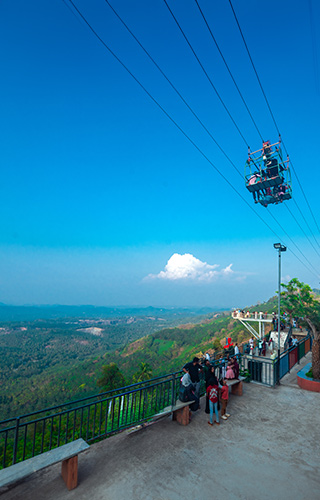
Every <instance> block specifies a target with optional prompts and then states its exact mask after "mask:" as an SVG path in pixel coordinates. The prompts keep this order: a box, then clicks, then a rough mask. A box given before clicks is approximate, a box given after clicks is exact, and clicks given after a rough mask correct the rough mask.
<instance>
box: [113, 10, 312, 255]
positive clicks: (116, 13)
mask: <svg viewBox="0 0 320 500" xmlns="http://www.w3.org/2000/svg"><path fill="white" fill-rule="evenodd" d="M105 2H106V3H107V4H108V6H109V7H110V8H111V10H112V11H113V13H114V14H115V15H116V17H117V18H118V19H119V21H120V22H121V23H122V25H123V26H124V27H125V28H126V30H127V31H128V32H129V33H130V35H131V36H132V37H133V38H134V40H135V41H136V42H137V43H138V45H139V46H140V48H141V49H142V50H143V51H144V53H145V54H146V55H147V56H148V58H149V59H150V60H151V61H152V63H153V64H154V65H155V66H156V68H157V69H158V70H159V71H160V73H161V74H162V76H163V77H164V78H165V79H166V81H167V82H168V83H169V85H170V86H171V87H172V88H173V90H174V91H175V92H176V94H177V95H178V96H179V97H180V99H181V100H182V101H183V103H184V104H185V105H186V106H187V108H188V109H189V110H190V111H191V113H192V114H193V116H194V117H195V118H196V119H197V120H198V122H199V123H200V124H201V126H202V127H203V128H204V130H205V131H206V132H207V133H208V134H209V136H210V137H211V139H212V140H213V141H214V143H215V144H216V145H217V146H218V148H219V149H220V150H221V151H222V153H223V154H224V156H225V157H226V158H227V159H228V161H229V162H230V163H231V165H232V166H233V167H234V169H235V170H236V171H237V172H238V174H239V175H240V176H241V178H242V174H241V172H240V171H239V169H238V168H237V167H236V166H235V164H234V163H233V162H232V160H231V159H230V158H229V156H228V155H227V154H226V152H225V151H224V150H223V149H222V148H221V146H220V145H219V144H218V142H217V141H216V140H215V138H214V137H213V136H212V134H211V133H210V132H209V130H208V129H207V128H206V126H205V125H204V124H203V122H202V121H201V120H200V118H199V117H198V116H197V114H196V113H195V112H194V111H193V109H192V108H191V107H190V106H189V104H188V103H187V102H186V100H185V99H184V98H183V96H182V95H181V94H180V92H179V91H178V89H177V88H176V87H175V86H174V85H173V83H172V82H171V81H170V79H169V78H168V77H167V75H166V74H165V73H164V72H163V70H162V69H161V68H160V66H159V65H158V64H157V62H156V61H155V60H154V59H153V57H152V56H151V55H150V53H149V52H148V51H147V50H146V48H145V47H144V46H143V45H142V43H141V42H140V41H139V40H138V38H137V37H136V36H135V35H134V33H133V32H132V31H131V29H130V28H129V27H128V25H127V24H126V23H125V21H124V20H123V19H122V18H121V16H120V15H119V14H118V12H117V11H116V10H115V9H114V7H113V6H112V5H111V4H110V2H109V0H105ZM195 2H196V3H197V5H198V7H199V10H200V12H201V14H202V16H203V13H202V11H201V8H200V6H199V4H198V1H197V0H195ZM204 19H205V18H204ZM205 22H206V20H205ZM206 24H207V22H206ZM208 29H209V31H210V33H211V35H212V37H213V39H214V36H213V34H212V32H211V30H210V28H209V26H208ZM214 40H215V39H214ZM215 43H216V42H215ZM217 48H218V50H219V52H220V54H221V57H222V58H223V60H224V61H225V59H224V57H223V54H222V53H221V51H220V49H219V47H218V45H217ZM225 64H226V62H225ZM226 65H227V64H226ZM227 67H228V66H227ZM229 73H230V70H229ZM230 74H231V73H230ZM231 77H232V79H233V81H234V84H235V85H236V87H237V84H236V82H235V80H234V78H233V76H232V74H231ZM237 88H238V87H237ZM238 90H239V89H238ZM239 92H240V90H239ZM240 94H241V93H240ZM245 104H246V103H245ZM246 107H247V106H246ZM247 109H248V108H247ZM248 112H249V114H250V116H251V113H250V111H249V109H248ZM290 213H291V212H290ZM292 215H293V214H292ZM293 217H294V216H293ZM295 220H296V219H295ZM296 222H297V223H298V224H299V222H298V221H296ZM280 227H281V226H280ZM299 227H300V228H301V229H302V231H303V232H304V230H303V228H302V227H301V226H300V225H299ZM304 234H305V233H304ZM305 235H306V234H305ZM306 237H307V238H308V236H307V235H306ZM289 238H290V237H289ZM308 239H309V238H308ZM309 241H310V240H309ZM310 243H311V242H310ZM311 244H312V243H311ZM312 246H313V245H312ZM297 248H298V247H297ZM298 250H299V248H298ZM299 251H300V250H299ZM300 252H301V251H300ZM301 253H302V252H301ZM318 255H319V256H320V254H318Z"/></svg>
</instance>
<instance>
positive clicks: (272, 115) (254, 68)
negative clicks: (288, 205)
mask: <svg viewBox="0 0 320 500" xmlns="http://www.w3.org/2000/svg"><path fill="white" fill-rule="evenodd" d="M229 4H230V7H231V9H232V12H233V15H234V18H235V20H236V23H237V25H238V28H239V31H240V34H241V38H242V40H243V43H244V45H245V48H246V50H247V53H248V56H249V59H250V61H251V64H252V67H253V70H254V72H255V75H256V77H257V80H258V83H259V85H260V89H261V92H262V94H263V96H264V99H265V101H266V104H267V106H268V109H269V111H270V115H271V117H272V120H273V123H274V125H275V127H276V129H277V132H278V134H279V135H280V130H279V127H278V125H277V122H276V119H275V117H274V114H273V113H272V110H271V107H270V104H269V101H268V99H267V96H266V94H265V91H264V90H263V87H262V83H261V81H260V78H259V75H258V72H257V70H256V67H255V65H254V62H253V60H252V57H251V54H250V51H249V48H248V45H247V42H246V40H245V38H244V35H243V33H242V29H241V26H240V23H239V21H238V18H237V15H236V13H235V10H234V8H233V5H232V1H231V0H229ZM282 144H283V147H284V149H285V152H286V154H287V155H288V151H287V148H286V146H285V143H284V141H283V140H282ZM291 166H292V170H293V172H294V174H295V176H296V178H297V181H298V184H299V187H300V189H301V191H302V194H303V196H304V199H305V201H306V203H307V205H308V208H309V210H310V213H311V215H312V218H313V220H314V222H315V225H316V227H317V229H318V231H319V233H320V228H319V226H318V223H317V221H316V218H315V216H314V214H313V211H312V209H311V206H310V204H309V202H308V199H307V197H306V194H305V192H304V190H303V188H302V185H301V182H300V180H299V177H298V174H297V172H296V170H295V168H294V166H293V164H292V162H291Z"/></svg>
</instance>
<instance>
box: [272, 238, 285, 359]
mask: <svg viewBox="0 0 320 500" xmlns="http://www.w3.org/2000/svg"><path fill="white" fill-rule="evenodd" d="M273 246H274V248H275V249H276V250H278V251H279V273H278V358H279V359H280V291H281V290H280V288H281V252H285V251H286V250H287V247H285V246H284V245H281V243H274V244H273Z"/></svg>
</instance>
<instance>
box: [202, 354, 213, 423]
mask: <svg viewBox="0 0 320 500" xmlns="http://www.w3.org/2000/svg"><path fill="white" fill-rule="evenodd" d="M203 373H204V379H205V383H206V390H207V388H208V385H209V380H210V378H212V374H213V375H214V366H212V365H211V364H210V363H209V361H208V360H206V362H205V365H204V367H203ZM205 413H208V414H209V413H210V409H209V398H208V395H207V394H206V408H205Z"/></svg>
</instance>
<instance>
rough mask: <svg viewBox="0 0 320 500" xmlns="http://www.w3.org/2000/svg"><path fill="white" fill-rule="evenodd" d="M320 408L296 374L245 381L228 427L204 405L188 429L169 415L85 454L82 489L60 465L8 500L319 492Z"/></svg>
mask: <svg viewBox="0 0 320 500" xmlns="http://www.w3.org/2000/svg"><path fill="white" fill-rule="evenodd" d="M305 361H307V359H305ZM300 366H302V364H301V365H300ZM290 376H292V375H291V374H290V375H289V376H288V378H289V377H290ZM202 406H204V405H202ZM319 408H320V394H317V393H311V392H307V391H303V390H301V389H299V388H298V386H297V387H294V383H293V381H292V380H291V382H289V385H286V380H285V379H284V380H283V383H282V384H281V385H280V386H278V387H276V388H273V389H271V388H268V387H264V386H261V385H258V384H253V383H251V384H244V394H243V396H242V397H237V396H231V399H230V403H229V407H228V410H229V412H230V413H231V417H230V418H229V419H228V420H227V421H222V423H221V425H220V426H214V427H210V426H209V425H208V424H207V421H208V416H207V415H206V414H205V412H204V411H203V409H201V410H200V411H198V412H196V413H195V414H194V416H193V419H192V422H191V424H190V425H188V426H186V427H183V426H180V425H179V424H177V423H176V422H172V421H171V420H170V419H169V418H167V419H164V420H162V421H160V422H158V423H156V424H154V425H152V426H150V427H148V428H146V429H144V430H142V431H140V432H136V433H135V434H132V435H131V436H128V435H127V434H126V433H122V434H120V435H117V436H114V437H112V438H110V439H106V440H105V441H102V442H100V443H97V444H94V445H92V446H91V447H90V449H89V450H88V451H87V452H84V453H83V454H82V455H80V456H79V486H78V488H76V489H75V490H72V491H68V490H67V489H66V487H65V484H64V482H63V480H62V478H61V476H60V466H58V465H57V466H52V467H50V468H48V469H46V470H44V471H41V472H39V473H36V474H34V475H32V476H30V477H29V478H28V479H27V480H25V481H23V482H22V483H20V484H18V485H16V486H14V487H12V488H11V489H10V490H7V491H5V492H4V493H3V494H2V496H0V498H1V500H34V499H39V500H56V499H59V500H75V499H77V500H128V499H129V500H181V499H182V500H200V499H202V498H216V499H217V498H219V499H221V500H239V499H240V500H264V499H265V500H267V499H268V500H272V499H274V500H279V499H282V498H290V500H302V499H309V498H319V496H320V494H319V492H320V474H319V463H320V451H319V439H320V412H319Z"/></svg>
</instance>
